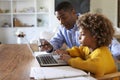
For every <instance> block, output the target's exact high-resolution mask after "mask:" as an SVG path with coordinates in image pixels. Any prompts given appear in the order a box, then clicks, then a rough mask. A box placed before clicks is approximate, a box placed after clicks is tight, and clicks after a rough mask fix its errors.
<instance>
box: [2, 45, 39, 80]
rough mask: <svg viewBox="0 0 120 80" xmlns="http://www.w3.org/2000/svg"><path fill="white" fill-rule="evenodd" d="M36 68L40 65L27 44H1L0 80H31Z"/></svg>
mask: <svg viewBox="0 0 120 80" xmlns="http://www.w3.org/2000/svg"><path fill="white" fill-rule="evenodd" d="M35 66H39V64H38V63H37V61H36V59H35V58H34V57H33V56H32V53H31V51H30V49H29V48H28V46H27V45H26V44H0V80H30V77H29V75H30V69H31V67H35Z"/></svg>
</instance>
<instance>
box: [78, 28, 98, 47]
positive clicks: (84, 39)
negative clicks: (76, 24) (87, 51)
mask: <svg viewBox="0 0 120 80" xmlns="http://www.w3.org/2000/svg"><path fill="white" fill-rule="evenodd" d="M79 32H80V36H79V41H80V44H81V45H82V46H88V47H89V48H93V49H94V48H96V40H95V38H94V37H93V36H92V35H91V33H90V32H89V30H86V29H83V28H80V30H79Z"/></svg>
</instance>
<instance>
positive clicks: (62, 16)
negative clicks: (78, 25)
mask: <svg viewBox="0 0 120 80" xmlns="http://www.w3.org/2000/svg"><path fill="white" fill-rule="evenodd" d="M56 16H57V19H58V20H59V21H60V23H61V25H63V26H64V27H65V28H66V29H71V28H72V27H73V25H74V24H75V21H73V20H74V19H73V17H74V13H73V11H72V10H71V11H64V10H60V11H56Z"/></svg>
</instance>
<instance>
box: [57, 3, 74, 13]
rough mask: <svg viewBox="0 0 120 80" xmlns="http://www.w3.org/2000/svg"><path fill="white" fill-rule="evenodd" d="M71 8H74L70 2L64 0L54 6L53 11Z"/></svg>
mask: <svg viewBox="0 0 120 80" xmlns="http://www.w3.org/2000/svg"><path fill="white" fill-rule="evenodd" d="M72 9H74V8H73V6H72V4H71V3H70V2H67V1H64V2H61V3H59V4H58V5H57V6H56V8H55V11H60V10H64V11H68V10H72Z"/></svg>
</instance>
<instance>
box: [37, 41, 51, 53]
mask: <svg viewBox="0 0 120 80" xmlns="http://www.w3.org/2000/svg"><path fill="white" fill-rule="evenodd" d="M39 47H40V50H41V51H47V52H51V51H52V50H53V47H52V45H51V44H50V43H49V42H48V41H47V40H45V39H40V45H39Z"/></svg>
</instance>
